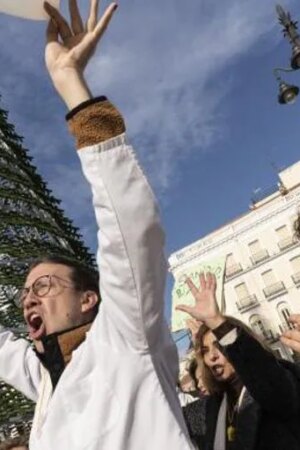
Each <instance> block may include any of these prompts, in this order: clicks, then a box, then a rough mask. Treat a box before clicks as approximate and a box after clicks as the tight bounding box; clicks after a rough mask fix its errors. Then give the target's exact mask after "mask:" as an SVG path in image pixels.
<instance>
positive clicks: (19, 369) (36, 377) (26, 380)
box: [0, 326, 40, 402]
mask: <svg viewBox="0 0 300 450" xmlns="http://www.w3.org/2000/svg"><path fill="white" fill-rule="evenodd" d="M0 378H1V379H2V380H3V381H5V382H6V383H7V384H9V385H11V386H13V387H14V388H15V389H17V390H18V391H20V392H22V394H24V395H25V396H26V397H28V398H29V399H30V400H33V401H34V402H35V401H36V400H37V398H38V387H39V384H40V362H39V360H38V358H37V356H36V355H35V353H34V351H33V349H32V348H31V346H30V344H29V343H28V342H27V341H26V340H25V339H18V338H16V336H15V335H14V334H13V333H12V332H11V331H9V330H8V329H5V328H3V327H2V326H0Z"/></svg>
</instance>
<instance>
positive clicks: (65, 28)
mask: <svg viewBox="0 0 300 450" xmlns="http://www.w3.org/2000/svg"><path fill="white" fill-rule="evenodd" d="M44 8H45V11H46V12H47V13H48V14H49V16H50V17H51V19H52V20H53V21H54V22H55V23H56V25H57V28H58V32H59V34H60V36H61V38H62V39H63V40H65V39H68V38H69V37H71V36H72V31H71V28H70V27H69V24H68V22H67V21H66V19H65V18H64V17H63V16H62V15H61V14H60V12H59V11H58V10H57V9H56V8H54V7H53V6H52V5H50V3H48V2H44Z"/></svg>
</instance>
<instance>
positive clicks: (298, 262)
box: [290, 255, 300, 285]
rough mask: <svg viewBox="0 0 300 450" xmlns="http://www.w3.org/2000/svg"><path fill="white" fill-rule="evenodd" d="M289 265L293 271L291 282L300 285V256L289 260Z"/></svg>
mask: <svg viewBox="0 0 300 450" xmlns="http://www.w3.org/2000/svg"><path fill="white" fill-rule="evenodd" d="M290 263H291V265H292V270H293V275H292V278H293V281H294V283H295V284H297V285H298V284H300V255H298V256H295V257H294V258H292V259H290Z"/></svg>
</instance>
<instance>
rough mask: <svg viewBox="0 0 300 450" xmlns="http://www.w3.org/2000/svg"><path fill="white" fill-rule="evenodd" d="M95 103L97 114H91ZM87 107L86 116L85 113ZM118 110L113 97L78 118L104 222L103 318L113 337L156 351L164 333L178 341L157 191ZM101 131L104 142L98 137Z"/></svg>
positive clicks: (101, 223)
mask: <svg viewBox="0 0 300 450" xmlns="http://www.w3.org/2000/svg"><path fill="white" fill-rule="evenodd" d="M97 108H98V112H97ZM90 109H93V115H92V118H90V120H89V119H88V115H89V114H90V112H89V110H90ZM80 114H82V116H84V114H86V115H87V116H86V117H85V119H84V120H80V117H78V115H79V116H80ZM97 114H98V118H97V119H96V116H97ZM118 114H119V113H118V111H117V110H116V109H115V108H113V107H112V105H111V104H110V103H109V102H108V101H104V102H103V101H102V102H99V103H95V104H93V105H92V106H89V107H87V108H85V109H84V110H83V111H80V112H79V113H77V114H76V115H75V117H73V118H72V119H71V120H72V121H73V124H72V128H73V132H74V134H75V135H76V132H77V141H78V144H79V145H78V146H79V148H80V150H79V157H80V160H81V164H82V169H83V172H84V175H85V177H86V179H87V180H88V182H89V183H90V186H91V190H92V194H93V205H94V209H95V214H96V219H97V224H98V227H99V250H98V258H97V259H98V265H99V270H100V292H101V296H102V305H101V307H100V315H99V316H100V317H98V319H97V320H99V322H100V321H102V325H101V326H105V321H106V320H108V321H109V324H108V325H109V326H107V328H106V332H107V340H108V341H110V343H111V341H113V340H116V337H117V339H119V342H121V341H122V342H123V343H124V342H126V343H127V344H126V345H128V346H129V347H131V348H133V349H135V350H138V351H145V350H149V348H151V349H152V350H153V351H154V350H155V349H156V348H157V346H158V345H162V344H163V342H162V340H163V341H165V340H166V344H167V345H171V341H170V337H169V333H168V330H167V328H166V325H165V323H164V318H163V312H164V298H163V296H164V286H165V278H166V261H165V256H164V251H163V248H164V233H163V230H162V227H161V224H160V219H159V213H158V208H157V204H156V201H155V198H154V195H153V193H152V190H151V188H150V186H149V184H148V182H147V179H146V177H145V175H144V173H143V172H142V170H141V168H140V166H139V164H138V162H137V159H136V155H135V153H134V151H133V149H132V147H131V146H130V145H129V144H128V143H127V139H126V135H125V133H124V130H125V127H124V125H122V124H123V119H122V117H121V116H119V117H118ZM116 117H117V119H118V121H117V120H116ZM76 120H77V123H76ZM93 121H94V128H93V130H92V131H93V137H92V138H91V139H90V138H89V136H88V134H89V133H88V132H85V136H84V137H83V138H82V139H81V137H80V136H82V134H84V131H83V129H84V125H85V124H86V123H88V124H89V128H90V129H92V126H93ZM74 122H75V123H74ZM82 122H84V123H82ZM116 122H117V126H114V124H115V123H116ZM97 127H98V128H99V131H98V133H97V131H96V132H95V128H97ZM122 127H123V128H122ZM78 135H80V136H79V137H78ZM96 138H97V139H98V141H100V142H98V143H97V144H94V143H93V142H94V141H95V140H96ZM101 315H102V316H103V317H101ZM99 326H100V325H99ZM110 334H111V336H110ZM162 336H163V338H162ZM110 337H111V339H110Z"/></svg>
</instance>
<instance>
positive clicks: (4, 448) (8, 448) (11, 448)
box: [0, 436, 28, 450]
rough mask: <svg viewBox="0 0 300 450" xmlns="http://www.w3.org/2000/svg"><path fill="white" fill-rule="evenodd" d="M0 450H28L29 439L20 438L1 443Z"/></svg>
mask: <svg viewBox="0 0 300 450" xmlns="http://www.w3.org/2000/svg"><path fill="white" fill-rule="evenodd" d="M0 450H28V446H27V438H25V437H24V436H18V437H15V438H11V439H7V440H6V441H5V442H1V443H0Z"/></svg>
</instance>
